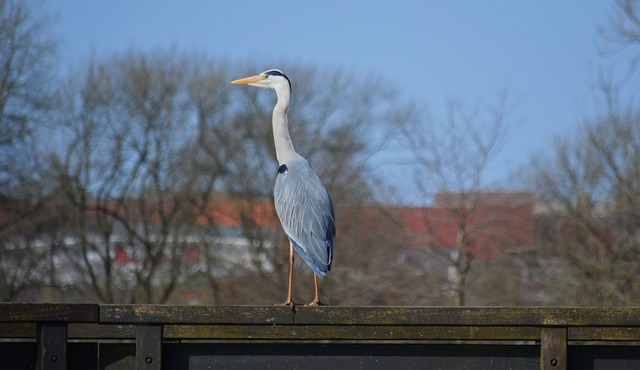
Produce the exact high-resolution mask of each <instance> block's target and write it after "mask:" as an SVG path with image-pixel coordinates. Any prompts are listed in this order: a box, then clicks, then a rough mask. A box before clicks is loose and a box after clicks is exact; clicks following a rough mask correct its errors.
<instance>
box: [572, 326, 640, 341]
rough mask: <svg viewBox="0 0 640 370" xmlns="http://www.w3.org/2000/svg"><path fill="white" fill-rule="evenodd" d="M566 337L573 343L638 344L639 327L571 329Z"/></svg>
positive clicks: (639, 339)
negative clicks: (610, 342)
mask: <svg viewBox="0 0 640 370" xmlns="http://www.w3.org/2000/svg"><path fill="white" fill-rule="evenodd" d="M567 337H568V340H574V341H638V342H640V327H571V328H569V329H568V333H567Z"/></svg>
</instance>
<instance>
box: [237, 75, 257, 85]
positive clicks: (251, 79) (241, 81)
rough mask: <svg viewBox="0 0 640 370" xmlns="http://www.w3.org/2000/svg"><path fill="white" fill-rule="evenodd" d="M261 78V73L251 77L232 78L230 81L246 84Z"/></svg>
mask: <svg viewBox="0 0 640 370" xmlns="http://www.w3.org/2000/svg"><path fill="white" fill-rule="evenodd" d="M262 79H263V78H262V75H257V76H251V77H245V78H240V79H237V80H233V81H231V83H232V84H234V85H246V84H250V83H254V82H258V81H262Z"/></svg>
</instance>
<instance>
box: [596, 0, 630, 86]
mask: <svg viewBox="0 0 640 370" xmlns="http://www.w3.org/2000/svg"><path fill="white" fill-rule="evenodd" d="M598 32H599V34H600V36H601V38H602V41H604V44H603V45H602V46H601V49H602V52H603V53H604V54H614V53H619V52H621V51H623V50H629V49H630V50H629V51H630V53H631V54H630V57H629V76H630V75H632V74H634V72H635V71H636V69H637V67H638V64H639V63H640V49H637V46H639V45H640V2H638V1H637V0H616V1H615V5H614V7H613V12H612V14H611V15H610V17H609V27H600V28H599V29H598ZM636 49H637V50H636Z"/></svg>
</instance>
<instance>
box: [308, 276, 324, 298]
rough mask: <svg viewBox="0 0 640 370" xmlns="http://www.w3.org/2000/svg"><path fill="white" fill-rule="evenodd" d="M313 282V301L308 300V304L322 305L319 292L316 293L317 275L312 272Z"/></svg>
mask: <svg viewBox="0 0 640 370" xmlns="http://www.w3.org/2000/svg"><path fill="white" fill-rule="evenodd" d="M313 283H314V285H315V287H316V297H315V298H314V299H313V301H311V302H309V306H324V303H322V302H320V294H319V293H318V275H316V274H315V273H314V274H313Z"/></svg>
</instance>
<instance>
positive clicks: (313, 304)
mask: <svg viewBox="0 0 640 370" xmlns="http://www.w3.org/2000/svg"><path fill="white" fill-rule="evenodd" d="M307 306H310V307H318V306H326V304H324V303H322V302H320V300H318V299H314V300H313V301H311V302H309V303H308V304H307Z"/></svg>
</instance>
